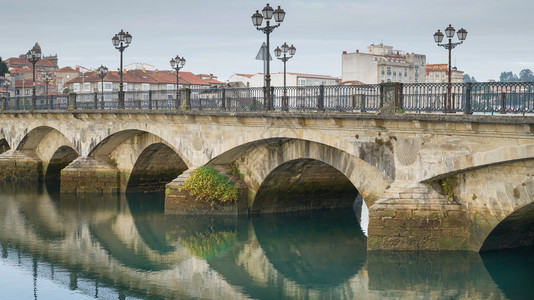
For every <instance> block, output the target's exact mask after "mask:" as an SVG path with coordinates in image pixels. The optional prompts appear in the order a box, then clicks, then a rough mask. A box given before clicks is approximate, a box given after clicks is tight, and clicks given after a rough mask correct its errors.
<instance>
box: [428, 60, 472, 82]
mask: <svg viewBox="0 0 534 300" xmlns="http://www.w3.org/2000/svg"><path fill="white" fill-rule="evenodd" d="M426 82H428V83H447V82H449V66H448V65H447V64H431V65H426ZM451 82H452V83H461V82H464V71H459V70H457V69H456V67H452V69H451Z"/></svg>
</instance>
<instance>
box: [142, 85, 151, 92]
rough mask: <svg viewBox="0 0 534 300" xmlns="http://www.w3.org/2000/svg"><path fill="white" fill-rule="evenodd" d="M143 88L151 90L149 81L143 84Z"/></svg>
mask: <svg viewBox="0 0 534 300" xmlns="http://www.w3.org/2000/svg"><path fill="white" fill-rule="evenodd" d="M141 89H142V90H143V91H148V90H150V84H148V83H143V84H142V85H141Z"/></svg>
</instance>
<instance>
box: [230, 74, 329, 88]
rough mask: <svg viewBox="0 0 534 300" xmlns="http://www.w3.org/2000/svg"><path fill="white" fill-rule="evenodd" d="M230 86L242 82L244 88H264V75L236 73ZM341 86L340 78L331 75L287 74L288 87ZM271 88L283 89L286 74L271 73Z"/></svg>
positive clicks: (231, 78) (231, 77)
mask: <svg viewBox="0 0 534 300" xmlns="http://www.w3.org/2000/svg"><path fill="white" fill-rule="evenodd" d="M228 82H229V83H230V84H232V83H233V84H234V85H235V83H236V82H242V83H243V85H242V86H248V87H263V85H264V74H263V73H257V74H239V73H236V74H234V75H232V76H230V78H229V79H228ZM336 84H339V78H336V77H332V76H329V75H317V74H304V73H293V72H286V86H288V87H293V86H299V87H302V86H317V85H336ZM271 86H273V87H283V86H284V73H271Z"/></svg>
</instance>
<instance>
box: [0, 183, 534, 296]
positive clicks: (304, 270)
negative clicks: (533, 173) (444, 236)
mask: <svg viewBox="0 0 534 300" xmlns="http://www.w3.org/2000/svg"><path fill="white" fill-rule="evenodd" d="M0 207H2V209H1V210H0V249H1V255H2V257H1V259H0V299H95V298H96V299H383V298H393V299H534V291H533V290H534V287H533V285H532V280H533V279H534V255H533V249H530V248H524V249H519V250H513V251H506V252H492V253H485V254H482V255H481V254H478V253H469V252H392V251H388V252H374V251H373V252H368V251H366V236H365V234H364V232H363V231H362V229H361V228H360V224H359V221H358V219H357V218H356V216H355V213H354V211H353V210H352V209H348V210H335V211H321V212H313V213H309V212H308V213H299V214H295V213H293V214H280V215H263V216H257V217H253V218H235V217H216V216H213V217H206V216H205V217H202V216H168V215H167V216H166V215H165V214H164V213H163V195H149V196H146V195H142V196H117V197H97V196H78V197H76V196H74V195H59V194H57V193H54V192H47V190H46V187H44V186H43V187H40V186H31V185H30V186H27V185H26V186H23V185H3V186H0Z"/></svg>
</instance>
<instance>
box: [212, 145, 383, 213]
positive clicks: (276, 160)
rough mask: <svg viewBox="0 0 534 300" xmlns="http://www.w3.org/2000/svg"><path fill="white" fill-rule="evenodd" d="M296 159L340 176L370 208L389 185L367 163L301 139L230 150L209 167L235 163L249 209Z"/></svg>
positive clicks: (373, 167)
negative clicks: (270, 179) (269, 180)
mask: <svg viewBox="0 0 534 300" xmlns="http://www.w3.org/2000/svg"><path fill="white" fill-rule="evenodd" d="M296 160H307V161H311V160H313V161H318V162H322V163H324V164H326V165H329V166H331V167H333V168H335V169H336V170H337V171H339V172H340V173H341V174H343V175H344V176H345V177H346V178H348V180H349V181H350V182H351V183H352V185H353V186H354V187H355V188H356V189H357V190H358V192H359V193H360V194H361V195H362V197H363V198H364V199H365V202H366V204H367V206H371V205H372V204H373V203H374V202H375V201H376V200H377V199H379V197H380V195H382V194H383V193H384V191H385V190H386V189H387V188H388V186H389V185H390V184H391V183H392V181H393V180H392V178H391V177H389V176H388V175H387V174H385V172H383V171H382V170H380V169H378V168H377V167H375V166H372V165H371V164H369V163H367V162H366V161H364V160H362V159H360V158H358V157H356V156H354V155H351V154H349V153H347V152H345V151H342V150H340V149H336V148H334V147H332V146H328V145H325V144H321V143H317V142H313V141H308V140H301V139H288V138H278V139H265V140H258V141H254V142H251V143H247V144H244V145H241V146H239V147H236V148H233V149H231V150H229V151H227V152H226V153H223V154H222V155H220V156H219V157H217V158H215V159H214V160H212V161H211V162H209V163H208V165H212V166H217V165H230V164H231V163H235V164H236V165H237V166H238V168H239V170H240V172H241V173H242V174H243V175H244V176H243V177H244V181H245V182H246V183H247V186H248V190H249V192H248V194H249V207H253V205H254V200H255V197H256V193H257V192H258V190H259V188H260V187H261V185H262V184H263V183H264V182H265V180H266V178H267V177H268V176H269V174H270V173H271V172H273V170H275V169H276V168H278V167H279V166H281V165H283V164H285V163H287V162H290V161H296Z"/></svg>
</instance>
